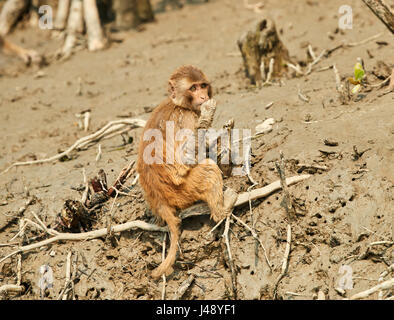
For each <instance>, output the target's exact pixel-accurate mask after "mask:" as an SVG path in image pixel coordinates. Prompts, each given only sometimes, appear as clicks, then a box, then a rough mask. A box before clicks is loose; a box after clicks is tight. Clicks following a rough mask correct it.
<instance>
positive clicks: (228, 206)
mask: <svg viewBox="0 0 394 320" xmlns="http://www.w3.org/2000/svg"><path fill="white" fill-rule="evenodd" d="M237 199H238V193H236V192H235V191H234V190H233V189H231V188H227V189H226V191H224V194H223V206H224V211H225V212H226V213H228V212H231V210H232V209H233V208H234V205H235V203H236V202H237Z"/></svg>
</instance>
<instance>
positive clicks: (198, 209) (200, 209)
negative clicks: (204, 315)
mask: <svg viewBox="0 0 394 320" xmlns="http://www.w3.org/2000/svg"><path fill="white" fill-rule="evenodd" d="M309 177H310V175H309V174H304V175H300V176H294V177H290V178H287V179H286V184H287V185H288V186H290V185H292V184H295V183H298V182H300V181H303V180H305V179H308V178H309ZM279 189H281V185H280V181H279V180H278V181H275V182H273V183H271V184H270V185H268V186H265V187H263V188H259V189H256V190H252V191H251V192H243V193H241V194H240V195H238V198H237V201H236V202H235V204H234V207H237V206H241V205H243V204H246V203H248V202H249V195H250V199H251V200H255V199H258V198H263V197H266V196H268V195H270V194H271V193H273V192H275V191H277V190H279ZM209 212H210V211H209V208H208V206H207V205H206V204H205V203H203V204H198V205H194V206H192V207H190V208H189V209H186V210H184V211H182V212H181V213H180V215H179V216H180V218H181V219H185V218H188V217H191V216H197V215H203V214H208V213H209ZM136 228H138V229H141V230H145V231H160V232H168V228H167V227H159V226H157V225H154V224H149V223H147V222H145V221H140V220H135V221H129V222H126V223H123V224H120V225H115V226H113V227H112V228H111V230H112V232H113V233H116V232H124V231H127V230H130V229H136ZM47 232H48V233H51V234H53V235H55V236H53V237H52V238H49V239H46V240H43V241H40V242H37V243H33V244H30V245H26V246H23V247H20V248H18V249H17V250H15V251H13V252H11V253H10V254H8V255H7V256H5V257H4V258H2V259H0V263H1V262H3V261H4V260H6V259H8V258H10V257H12V256H14V255H16V254H18V253H21V252H27V251H30V250H34V249H37V248H40V247H42V246H46V245H48V244H51V243H53V242H57V241H66V240H71V241H81V240H91V239H96V238H100V237H104V236H106V235H107V232H108V229H107V228H102V229H99V230H93V231H89V232H81V233H60V232H58V231H56V230H53V229H47Z"/></svg>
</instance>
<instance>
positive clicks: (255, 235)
mask: <svg viewBox="0 0 394 320" xmlns="http://www.w3.org/2000/svg"><path fill="white" fill-rule="evenodd" d="M231 216H232V217H233V218H234V219H235V220H237V221H238V222H239V223H240V224H241V225H242V226H244V227H245V228H246V229H248V230H249V231H250V233H251V234H252V237H253V238H255V239H256V241H257V242H258V243H259V244H260V246H261V247H262V248H263V251H264V257H265V261H266V262H267V265H268V267H269V268H270V270H271V272H272V268H271V262H270V261H269V259H268V256H267V251H266V250H265V247H264V245H263V243H262V242H261V240H260V239H259V237H258V235H257V233H256V232H255V231H254V230H253V229H252V228H251V227H249V226H248V225H247V224H246V223H245V222H243V221H242V220H241V219H240V218H238V217H237V216H236V215H234V214H231Z"/></svg>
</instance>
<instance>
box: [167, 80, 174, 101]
mask: <svg viewBox="0 0 394 320" xmlns="http://www.w3.org/2000/svg"><path fill="white" fill-rule="evenodd" d="M168 93H169V94H170V97H171V98H172V99H175V97H176V94H175V85H174V81H172V80H169V81H168Z"/></svg>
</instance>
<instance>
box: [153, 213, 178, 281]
mask: <svg viewBox="0 0 394 320" xmlns="http://www.w3.org/2000/svg"><path fill="white" fill-rule="evenodd" d="M158 213H159V215H160V217H161V218H162V219H163V220H164V221H165V222H166V223H167V225H168V228H169V229H170V234H171V245H170V249H169V250H168V254H167V257H166V258H165V260H164V261H163V262H162V263H161V264H160V266H159V267H157V268H156V269H155V270H153V272H152V277H153V278H156V279H157V278H160V277H161V276H162V275H163V274H164V273H165V274H166V275H167V276H168V275H170V274H171V273H172V272H173V271H174V270H173V268H172V266H173V264H174V262H175V258H176V253H177V249H178V240H179V233H180V232H179V224H180V222H181V219H179V218H178V217H176V216H175V211H173V210H171V209H170V208H166V209H162V211H161V212H158Z"/></svg>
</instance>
